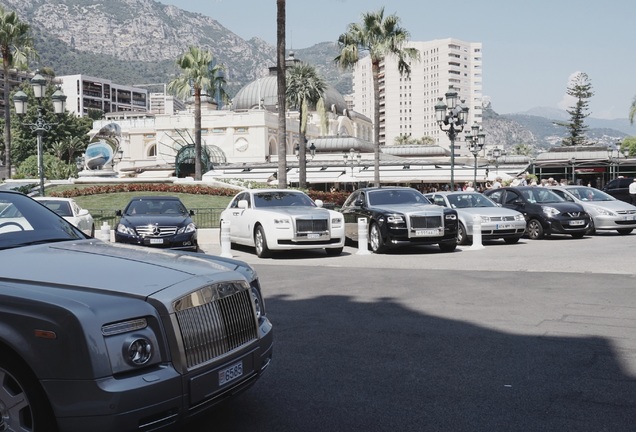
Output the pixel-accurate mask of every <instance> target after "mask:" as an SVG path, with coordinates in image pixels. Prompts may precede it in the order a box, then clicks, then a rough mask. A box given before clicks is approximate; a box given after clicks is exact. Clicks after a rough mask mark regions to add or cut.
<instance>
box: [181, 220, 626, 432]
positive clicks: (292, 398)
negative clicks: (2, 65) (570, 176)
mask: <svg viewBox="0 0 636 432" xmlns="http://www.w3.org/2000/svg"><path fill="white" fill-rule="evenodd" d="M205 235H207V233H206V234H204V236H202V237H201V239H202V240H204V238H205ZM214 239H218V231H217V233H211V237H210V240H209V241H208V240H204V241H203V242H202V246H203V249H204V251H206V253H216V254H218V253H220V245H218V244H215V242H214ZM635 245H636V235H629V236H619V235H614V234H601V235H597V236H592V237H586V238H583V239H580V240H573V239H570V238H568V237H554V238H550V239H547V240H540V241H530V240H525V239H524V240H522V241H521V242H520V243H519V244H516V245H506V244H504V243H503V242H491V243H485V247H484V248H483V249H480V250H473V249H471V248H470V247H468V246H466V247H460V248H458V250H457V251H456V252H453V253H447V254H443V253H438V252H437V249H436V248H435V247H429V246H423V247H409V248H404V249H400V250H395V251H392V252H391V253H388V254H385V255H372V254H369V255H360V254H358V253H357V252H358V250H357V249H356V248H352V247H347V248H345V251H344V253H343V254H342V255H341V256H340V257H328V256H326V255H325V253H324V252H323V251H309V252H293V253H291V252H285V253H281V254H277V255H276V256H275V257H274V258H272V259H259V258H257V257H256V255H255V254H254V252H253V250H252V249H250V248H240V249H232V255H233V256H234V257H235V258H238V259H241V260H244V261H246V262H248V263H250V264H252V265H253V266H254V267H255V268H256V270H257V271H258V272H259V275H260V277H261V281H262V285H263V290H264V294H265V296H266V305H267V310H268V315H269V316H270V319H271V320H272V322H273V323H274V325H275V332H276V333H275V337H276V347H275V355H274V360H273V362H272V365H271V366H270V368H269V370H267V372H266V374H265V375H264V376H263V378H262V379H261V380H260V381H259V382H257V383H256V385H255V386H254V387H253V388H251V389H250V390H249V391H247V392H246V393H244V394H242V395H240V396H239V397H237V398H236V399H234V400H232V401H231V402H229V403H227V404H224V405H223V406H222V407H221V408H219V410H217V411H215V412H214V413H213V414H212V415H209V416H207V417H205V418H203V419H200V420H199V421H198V422H196V423H195V424H193V425H192V430H193V431H211V430H214V431H255V430H256V431H277V432H279V431H282V432H291V431H299V430H302V431H325V430H333V431H350V430H353V431H357V430H364V431H553V430H568V431H570V430H571V431H633V430H634V424H636V332H635V331H634V330H635V329H636V295H635V293H636V279H635V276H636V266H635V265H634V255H635V254H634V246H635Z"/></svg>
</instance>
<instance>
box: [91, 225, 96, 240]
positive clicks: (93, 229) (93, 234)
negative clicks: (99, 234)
mask: <svg viewBox="0 0 636 432" xmlns="http://www.w3.org/2000/svg"><path fill="white" fill-rule="evenodd" d="M91 237H93V238H95V224H93V225H91Z"/></svg>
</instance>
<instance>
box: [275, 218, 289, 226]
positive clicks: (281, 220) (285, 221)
mask: <svg viewBox="0 0 636 432" xmlns="http://www.w3.org/2000/svg"><path fill="white" fill-rule="evenodd" d="M290 224H291V221H290V220H289V219H287V218H275V219H274V225H290Z"/></svg>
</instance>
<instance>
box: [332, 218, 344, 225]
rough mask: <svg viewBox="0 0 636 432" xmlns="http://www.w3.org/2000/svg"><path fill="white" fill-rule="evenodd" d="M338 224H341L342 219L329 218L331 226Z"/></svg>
mask: <svg viewBox="0 0 636 432" xmlns="http://www.w3.org/2000/svg"><path fill="white" fill-rule="evenodd" d="M340 224H342V218H340V217H334V218H331V225H340Z"/></svg>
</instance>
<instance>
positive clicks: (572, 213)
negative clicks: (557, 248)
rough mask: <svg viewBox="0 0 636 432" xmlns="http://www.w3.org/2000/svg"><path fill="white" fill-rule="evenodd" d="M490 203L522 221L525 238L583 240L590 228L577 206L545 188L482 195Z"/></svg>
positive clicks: (511, 189)
mask: <svg viewBox="0 0 636 432" xmlns="http://www.w3.org/2000/svg"><path fill="white" fill-rule="evenodd" d="M484 195H486V196H488V198H490V199H491V200H493V201H494V202H496V203H498V204H500V205H502V206H503V207H507V208H510V209H513V210H517V211H518V212H521V213H523V215H524V216H525V218H526V234H527V235H528V238H530V239H533V240H537V239H541V238H543V237H544V236H549V235H551V234H569V235H571V236H572V237H573V238H581V237H583V236H584V235H585V234H586V233H587V231H588V230H589V229H590V224H591V218H590V215H589V214H587V212H586V211H585V210H584V209H583V207H582V206H581V205H579V204H576V203H573V202H568V201H566V200H565V199H563V198H561V197H560V196H559V195H557V194H556V193H554V192H553V191H551V190H550V189H548V188H543V187H537V186H517V187H504V188H499V189H491V190H487V191H485V192H484Z"/></svg>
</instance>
